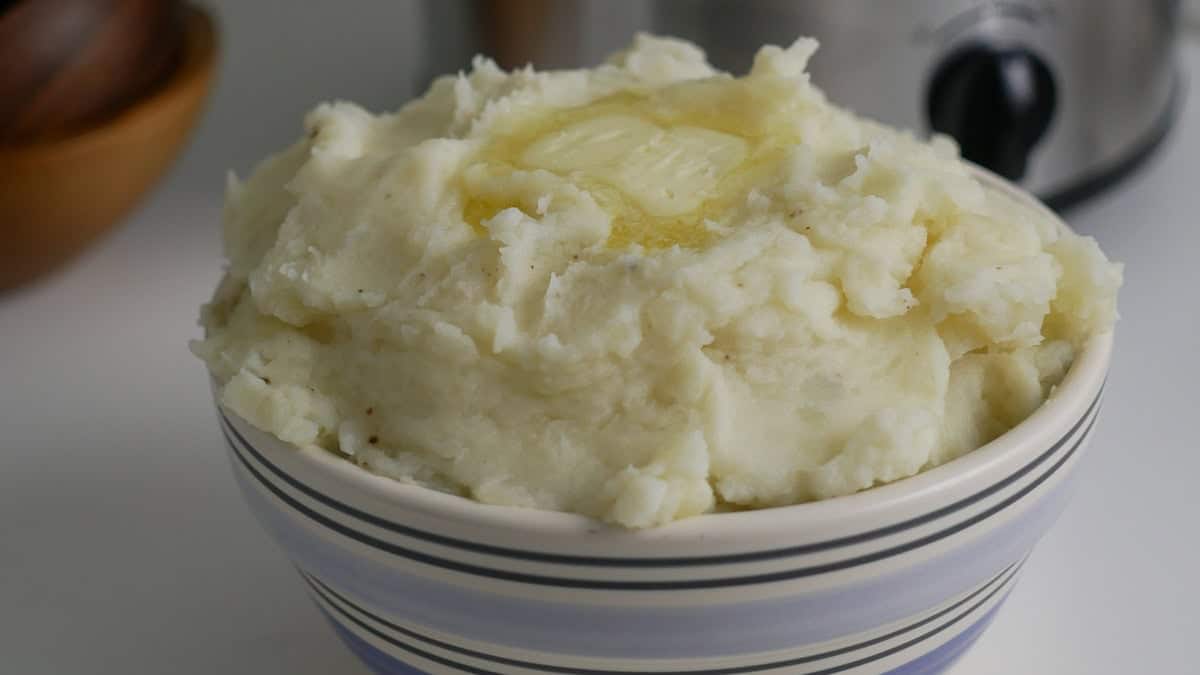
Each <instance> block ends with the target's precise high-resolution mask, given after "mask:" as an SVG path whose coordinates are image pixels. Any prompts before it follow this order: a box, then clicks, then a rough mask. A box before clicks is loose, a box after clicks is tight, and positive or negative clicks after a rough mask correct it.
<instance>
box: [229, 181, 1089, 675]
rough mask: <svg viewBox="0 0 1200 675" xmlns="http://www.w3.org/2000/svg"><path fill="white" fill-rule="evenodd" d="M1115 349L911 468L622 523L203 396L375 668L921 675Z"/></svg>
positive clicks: (1053, 495)
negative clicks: (1005, 424)
mask: <svg viewBox="0 0 1200 675" xmlns="http://www.w3.org/2000/svg"><path fill="white" fill-rule="evenodd" d="M980 178H981V179H982V180H983V181H984V182H985V183H988V184H990V185H991V186H992V187H994V188H997V189H1000V190H1003V191H1006V192H1009V193H1010V194H1013V195H1015V196H1016V197H1018V198H1020V199H1022V200H1025V201H1031V199H1030V198H1029V197H1027V196H1025V195H1024V194H1023V193H1021V192H1019V191H1018V190H1016V189H1015V188H1012V187H1011V186H1009V185H1008V184H1007V183H1005V182H1003V181H1001V180H999V179H997V178H994V177H992V176H991V175H989V174H987V173H986V172H982V171H981V172H980ZM1111 350H1112V336H1111V334H1107V335H1102V336H1098V337H1096V338H1093V339H1092V341H1091V342H1090V343H1089V344H1088V345H1087V346H1086V347H1085V349H1084V350H1083V351H1082V352H1081V353H1080V355H1079V357H1078V358H1077V359H1076V361H1075V363H1074V365H1073V366H1072V368H1071V370H1070V372H1069V373H1068V374H1067V376H1066V378H1065V379H1064V381H1063V382H1062V384H1061V385H1060V386H1059V387H1058V389H1057V391H1056V392H1055V394H1054V396H1052V397H1051V398H1050V400H1049V401H1047V402H1046V403H1045V405H1043V406H1042V407H1041V408H1039V409H1038V410H1037V411H1036V412H1034V414H1033V415H1031V416H1030V417H1029V418H1028V419H1027V420H1025V421H1024V422H1022V423H1021V424H1019V425H1018V426H1017V427H1015V428H1014V429H1012V430H1011V431H1009V432H1008V433H1006V434H1004V435H1003V436H1001V437H1000V438H998V439H996V440H995V441H993V442H991V443H989V444H987V445H986V446H984V447H982V448H980V449H978V450H975V451H974V452H971V453H968V454H967V455H965V456H963V457H961V458H959V459H956V460H954V461H952V462H948V463H946V464H944V465H942V466H939V467H936V468H933V469H930V470H929V471H926V472H923V473H921V474H918V475H916V476H913V477H911V478H907V479H904V480H901V481H897V482H895V483H892V484H889V485H884V486H881V487H877V488H873V489H870V490H867V491H865V492H861V493H858V494H854V495H850V496H846V497H838V498H835V499H830V500H826V501H822V502H814V503H809V504H800V505H796V506H788V507H780V508H772V509H763V510H759V511H745V512H736V513H721V514H711V515H702V516H697V517H694V518H689V519H686V520H683V521H679V522H676V523H673V524H671V525H667V526H664V527H659V528H654V529H650V530H644V531H636V532H633V531H625V530H619V529H615V528H611V527H607V526H605V525H602V524H600V523H598V522H596V521H593V520H589V519H587V518H584V517H582V516H576V515H571V514H564V513H554V512H545V511H534V510H529V509H518V508H509V507H500V506H489V505H484V504H479V503H476V502H473V501H470V500H467V499H464V498H461V497H455V496H452V495H447V494H442V493H439V492H435V491H433V490H429V489H425V488H421V487H417V486H413V485H404V484H401V483H399V482H396V481H393V480H390V479H387V478H383V477H380V476H376V475H373V474H371V473H368V472H367V471H365V470H363V469H361V468H359V467H357V466H356V465H354V464H352V463H350V462H347V461H345V460H343V459H340V458H338V457H336V456H334V455H333V454H331V453H327V452H324V451H319V450H312V449H298V448H296V447H294V446H290V445H287V444H285V443H283V442H281V441H279V440H277V439H276V438H274V437H273V436H270V435H268V434H266V433H263V432H261V431H259V430H258V429H255V428H254V427H252V426H251V425H250V424H248V423H247V422H245V421H244V420H242V419H240V418H238V417H237V416H235V415H233V414H232V413H230V412H228V411H225V410H222V409H220V406H218V412H219V416H220V423H221V429H222V431H223V432H224V434H225V438H226V440H227V441H228V444H229V451H230V455H231V457H232V460H233V467H234V473H235V475H236V477H237V481H238V483H239V485H240V486H241V489H242V492H243V493H244V495H245V498H246V501H247V502H248V503H249V505H250V507H251V509H252V510H253V511H254V513H255V514H256V515H257V517H258V518H259V520H260V521H261V522H262V524H263V526H264V527H265V528H266V530H267V531H268V532H269V533H270V534H271V536H272V537H274V539H275V540H276V541H277V542H278V543H279V544H280V545H282V547H283V548H284V550H285V551H286V552H287V554H288V556H289V557H290V558H291V559H292V561H293V563H294V564H295V566H296V569H297V570H298V571H299V573H300V576H301V578H302V579H303V582H304V584H305V586H306V587H307V589H308V591H309V593H311V595H312V598H313V600H314V601H315V602H316V604H317V606H318V607H320V609H321V611H323V612H324V613H325V615H326V616H327V617H328V618H329V620H330V622H331V623H332V624H333V627H334V628H335V630H336V631H337V632H338V634H339V635H340V636H341V637H342V639H343V640H345V642H346V643H347V644H348V645H349V646H350V648H351V649H352V650H353V651H354V652H355V653H356V654H358V656H359V657H361V658H362V660H363V661H365V662H366V663H367V664H369V665H370V666H371V667H372V668H374V669H375V670H376V671H378V672H380V673H406V674H409V673H505V674H516V673H529V674H534V673H582V674H585V675H592V674H599V673H633V672H641V673H689V674H691V673H705V674H709V675H726V674H729V675H732V674H734V673H786V674H788V675H799V674H801V673H811V674H815V673H903V674H906V675H917V674H924V673H937V672H942V671H943V670H945V669H946V668H947V667H948V666H949V664H950V663H951V662H952V661H953V660H954V659H955V658H956V657H958V656H959V655H960V654H962V652H963V651H964V650H966V649H967V647H969V646H970V645H971V643H972V642H973V641H974V640H975V639H976V638H977V637H978V636H979V634H980V633H981V632H982V631H983V630H984V628H985V627H986V626H987V624H988V622H989V621H990V620H991V619H992V617H993V616H994V615H995V613H996V611H997V610H998V609H999V607H1000V604H1001V603H1002V602H1003V601H1004V598H1005V597H1006V596H1007V595H1008V593H1009V591H1010V590H1011V589H1012V587H1013V584H1014V583H1015V582H1016V579H1017V575H1018V574H1019V573H1020V571H1021V566H1022V564H1023V563H1024V561H1025V559H1026V558H1027V557H1028V555H1029V553H1030V551H1031V550H1032V549H1033V546H1034V544H1036V543H1037V541H1038V539H1039V538H1041V536H1042V535H1043V534H1044V533H1045V532H1046V530H1047V529H1048V528H1049V527H1050V525H1051V524H1052V523H1053V522H1054V520H1055V519H1056V518H1057V517H1058V514H1059V513H1060V512H1061V511H1062V508H1063V506H1064V504H1065V502H1066V500H1067V495H1068V493H1069V491H1070V488H1071V485H1072V482H1073V481H1072V478H1073V476H1074V474H1075V468H1076V466H1077V465H1078V462H1079V458H1080V455H1081V454H1082V451H1083V449H1084V448H1085V447H1086V445H1087V442H1088V438H1089V437H1090V435H1091V432H1092V428H1093V425H1094V424H1095V421H1096V415H1097V414H1098V413H1099V409H1100V401H1101V395H1102V390H1103V385H1104V380H1105V375H1106V373H1107V370H1108V363H1109V358H1110V354H1111Z"/></svg>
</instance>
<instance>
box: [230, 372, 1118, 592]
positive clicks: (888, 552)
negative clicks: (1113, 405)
mask: <svg viewBox="0 0 1200 675" xmlns="http://www.w3.org/2000/svg"><path fill="white" fill-rule="evenodd" d="M1100 398H1101V397H1100V395H1097V398H1096V400H1095V402H1093V404H1092V406H1091V407H1089V409H1088V410H1089V413H1090V415H1087V416H1085V417H1083V418H1081V419H1080V420H1079V421H1078V422H1077V423H1076V426H1075V427H1074V428H1073V429H1072V433H1074V432H1077V431H1078V429H1079V426H1080V425H1082V424H1084V423H1085V422H1086V426H1084V430H1083V432H1082V433H1081V434H1079V436H1078V438H1076V439H1075V442H1074V443H1072V444H1071V445H1070V447H1069V448H1068V450H1067V451H1066V452H1065V453H1062V456H1061V457H1060V458H1059V459H1058V460H1057V461H1056V462H1055V463H1054V464H1052V465H1051V466H1050V467H1049V468H1048V469H1047V470H1046V471H1045V472H1043V473H1042V474H1041V475H1039V476H1038V477H1037V478H1036V479H1034V480H1032V481H1031V482H1030V483H1029V484H1027V485H1025V486H1024V487H1022V488H1021V489H1020V490H1018V491H1017V492H1015V493H1013V494H1012V495H1009V496H1008V497H1006V498H1005V499H1004V500H1002V501H1000V502H998V503H997V504H994V505H992V506H990V507H989V508H987V509H985V510H983V511H981V512H979V513H976V514H974V515H972V516H970V517H968V518H966V519H964V520H962V521H959V522H957V523H955V524H953V525H950V526H948V527H945V528H943V529H941V530H938V531H936V532H933V533H931V534H928V535H925V536H922V537H919V538H916V539H912V540H909V541H906V542H903V543H901V544H897V545H894V546H891V547H889V548H885V549H883V550H879V551H874V552H871V553H868V554H864V555H859V556H854V557H850V558H846V559H843V560H839V561H835V562H830V563H823V564H817V565H808V566H801V567H795V568H791V569H787V570H784V571H778V572H771V573H766V574H755V575H747V576H734V577H716V578H704V579H680V580H660V581H621V580H607V579H584V578H571V577H558V576H549V575H543V574H529V573H523V572H515V571H512V570H506V569H498V568H492V567H485V566H482V565H475V564H470V563H465V562H461V561H457V560H451V559H448V558H442V557H438V556H434V555H430V554H427V553H423V552H420V551H415V550H412V549H408V548H404V547H402V546H398V545H396V544H394V543H392V542H388V541H384V540H382V539H379V538H377V537H374V536H372V535H369V534H366V533H364V532H360V531H358V530H355V529H354V528H352V527H350V526H349V525H347V524H346V523H344V522H342V521H339V520H336V519H335V518H331V517H329V516H326V515H324V514H322V513H320V512H318V511H316V510H314V509H312V508H309V507H308V506H306V505H305V504H303V503H301V502H300V501H299V500H297V499H296V498H294V497H292V496H291V495H289V494H287V493H286V492H285V491H284V490H283V489H281V488H280V487H279V486H277V485H276V484H274V483H273V482H271V481H270V480H269V479H268V478H267V477H266V476H264V475H263V473H262V472H260V471H259V470H258V469H256V468H255V467H254V466H253V464H252V463H251V462H250V461H249V460H248V459H247V457H246V456H245V455H244V454H243V452H244V453H247V454H249V455H250V456H252V457H254V459H255V460H256V461H258V462H259V463H261V464H262V465H264V466H267V467H268V468H269V469H270V470H271V471H273V472H276V473H278V474H279V475H281V476H283V477H284V478H285V480H286V481H287V482H288V483H289V484H293V485H295V486H299V487H298V488H297V489H300V490H301V491H302V492H304V493H305V494H313V495H320V496H321V498H319V499H318V500H319V501H322V502H323V503H324V500H330V501H332V500H331V499H330V498H328V497H325V496H324V495H321V493H318V492H316V491H315V490H313V489H312V488H311V487H308V486H304V485H303V484H302V483H299V481H296V480H295V479H294V478H292V477H291V476H288V475H287V474H283V473H282V471H280V470H279V469H278V468H277V467H275V466H274V465H273V464H271V463H270V462H268V461H267V460H266V459H265V458H264V457H263V456H262V455H261V454H260V453H258V452H257V451H256V450H255V449H254V448H253V447H252V446H251V445H249V444H248V443H247V442H246V441H245V439H244V438H243V437H242V436H241V435H240V434H238V432H237V430H236V429H234V428H233V425H232V424H231V423H230V422H229V420H228V419H227V418H225V417H224V414H223V413H222V420H221V421H222V425H221V426H222V431H223V433H225V438H226V441H227V442H228V443H229V445H230V448H231V449H232V450H233V452H234V455H235V457H236V458H237V459H238V460H239V461H240V462H241V463H242V465H243V466H244V467H245V469H246V471H248V472H249V473H250V475H251V476H253V477H254V479H255V480H257V481H258V482H259V483H261V484H262V485H263V486H264V487H265V488H267V489H268V490H270V491H271V492H272V493H273V494H274V495H275V496H276V497H277V498H278V499H280V500H281V501H283V502H284V503H286V504H287V505H288V506H289V507H290V508H292V509H293V510H295V511H297V512H299V513H302V514H303V515H305V516H306V517H307V518H309V519H310V520H312V521H314V522H316V523H319V524H321V525H323V526H324V527H326V528H328V529H330V530H333V531H335V532H337V533H338V534H340V535H342V536H345V537H347V538H349V539H353V540H355V541H357V542H359V543H360V544H363V545H366V546H369V547H372V548H375V549H377V550H379V551H382V552H385V553H388V554H391V555H396V556H399V557H402V558H407V559H409V560H412V561H415V562H419V563H423V564H426V565H430V566H433V567H439V568H441V569H445V570H449V571H453V572H460V573H465V574H472V575H476V576H480V577H486V578H489V579H496V580H502V581H510V582H517V583H524V584H532V585H541V586H554V587H559V588H577V589H595V590H621V591H682V590H695V589H711V588H723V587H731V586H746V585H752V584H765V583H773V582H779V581H787V580H791V579H799V578H804V577H810V576H817V575H821V574H828V573H831V572H837V571H841V570H847V569H850V568H853V567H858V566H862V565H867V564H870V563H876V562H880V561H883V560H886V559H888V558H891V557H894V556H899V555H902V554H905V553H908V552H911V551H914V550H916V549H919V548H922V547H925V546H928V545H930V544H934V543H937V542H939V541H942V540H944V539H946V538H948V537H951V536H953V535H955V534H958V533H959V532H962V531H963V530H966V529H967V528H970V527H972V526H974V525H977V524H979V523H982V522H983V521H985V520H987V519H988V518H990V517H992V516H994V515H996V514H998V513H1000V512H1001V511H1003V510H1004V509H1006V508H1008V507H1009V506H1012V505H1013V504H1015V503H1017V502H1018V501H1020V500H1021V499H1022V498H1024V497H1025V496H1026V495H1028V494H1029V493H1031V492H1032V491H1033V490H1035V489H1037V488H1038V487H1039V486H1040V485H1041V484H1042V483H1044V482H1045V481H1046V480H1048V479H1049V478H1050V477H1051V476H1053V475H1054V474H1055V473H1056V472H1057V471H1058V470H1059V469H1060V468H1061V467H1062V466H1064V465H1065V464H1066V463H1067V462H1068V461H1069V460H1070V459H1071V457H1072V456H1073V455H1074V454H1075V452H1076V451H1077V450H1078V449H1079V448H1080V447H1081V446H1082V445H1083V443H1084V442H1086V440H1087V438H1088V436H1089V434H1090V433H1091V430H1092V427H1093V425H1094V424H1095V421H1096V418H1097V415H1098V413H1099V401H1100ZM231 433H232V434H233V435H234V437H236V438H237V440H236V441H235V440H234V437H231V435H230V434H231ZM1065 441H1066V438H1064V439H1063V441H1060V442H1059V443H1056V444H1055V445H1054V447H1053V448H1052V449H1051V450H1048V451H1047V453H1043V455H1042V457H1047V458H1049V457H1051V456H1052V455H1053V452H1055V451H1057V450H1058V449H1060V448H1061V447H1062V443H1064V442H1065ZM1022 471H1024V469H1022ZM989 489H991V488H989Z"/></svg>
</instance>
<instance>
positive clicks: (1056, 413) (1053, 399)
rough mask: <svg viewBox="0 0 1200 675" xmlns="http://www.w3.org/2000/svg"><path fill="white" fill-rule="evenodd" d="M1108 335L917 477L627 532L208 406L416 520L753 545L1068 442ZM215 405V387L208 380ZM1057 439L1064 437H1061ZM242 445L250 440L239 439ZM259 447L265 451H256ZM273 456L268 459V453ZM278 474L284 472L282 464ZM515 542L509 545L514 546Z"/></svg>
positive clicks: (954, 491)
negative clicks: (1022, 410)
mask: <svg viewBox="0 0 1200 675" xmlns="http://www.w3.org/2000/svg"><path fill="white" fill-rule="evenodd" d="M971 170H972V172H973V173H975V174H976V175H977V177H978V178H979V179H980V181H981V182H982V183H984V184H985V185H986V186H987V187H990V188H995V189H998V190H1000V191H1001V192H1004V193H1006V194H1008V195H1009V196H1010V197H1014V198H1016V199H1017V200H1018V201H1020V202H1022V203H1024V204H1025V205H1027V206H1031V207H1033V208H1034V209H1035V210H1038V211H1041V212H1043V213H1044V214H1047V215H1048V216H1049V217H1050V218H1052V219H1053V220H1054V221H1055V222H1058V223H1060V224H1062V225H1063V226H1064V227H1067V228H1068V229H1070V227H1069V226H1068V225H1067V224H1066V223H1065V222H1064V221H1063V220H1062V219H1061V218H1060V217H1059V216H1058V215H1057V214H1055V213H1054V212H1052V211H1050V209H1048V208H1047V207H1046V206H1045V205H1044V204H1042V203H1041V202H1040V201H1038V200H1037V199H1036V198H1035V197H1033V196H1032V195H1030V194H1029V193H1027V192H1025V191H1024V190H1022V189H1020V188H1018V187H1016V186H1015V185H1013V184H1011V183H1009V182H1008V181H1007V180H1005V179H1003V178H1001V177H999V176H996V175H995V174H993V173H991V172H989V171H987V170H986V169H982V168H980V167H977V166H974V165H972V166H971ZM1112 349H1113V332H1112V331H1109V332H1105V333H1102V334H1098V335H1095V336H1092V337H1091V338H1090V339H1089V340H1088V341H1087V342H1086V344H1085V345H1084V347H1083V349H1082V350H1081V351H1080V353H1079V354H1078V355H1077V356H1076V358H1075V360H1074V362H1073V363H1072V365H1071V367H1070V369H1069V370H1068V372H1067V374H1066V376H1065V377H1064V378H1063V380H1062V382H1061V383H1059V385H1058V386H1057V387H1056V388H1055V389H1054V390H1053V392H1052V393H1051V395H1050V397H1049V398H1048V399H1047V400H1046V401H1045V402H1044V403H1043V404H1042V405H1041V406H1039V407H1038V408H1037V409H1036V410H1035V411H1034V412H1033V413H1032V414H1030V416H1029V417H1027V418H1026V419H1024V420H1022V421H1021V422H1020V423H1018V424H1017V425H1016V426H1014V427H1013V428H1011V429H1009V430H1008V431H1006V432H1005V433H1003V434H1001V435H1000V436H998V437H997V438H995V439H993V440H992V441H990V442H988V443H986V444H984V445H982V446H980V447H978V448H976V449H974V450H971V451H969V452H967V453H965V454H963V455H962V456H960V457H957V458H955V459H952V460H950V461H948V462H945V463H943V464H940V465H938V466H935V467H932V468H930V469H926V470H924V471H921V472H919V473H917V474H915V475H913V476H909V477H906V478H902V479H898V480H895V481H892V482H890V483H886V484H883V485H878V486H874V487H871V488H868V489H866V490H861V491H859V492H855V493H852V494H849V495H843V496H839V497H833V498H829V499H823V500H817V501H811V502H802V503H799V504H792V505H786V506H773V507H762V508H754V509H747V510H738V511H728V512H714V513H703V514H699V515H695V516H689V517H687V518H683V519H680V520H676V521H672V522H669V523H666V524H663V525H659V526H656V527H651V528H646V529H638V530H631V529H626V528H623V527H620V526H617V525H612V524H609V523H606V522H603V521H600V520H598V519H595V518H592V517H590V516H585V515H581V514H576V513H571V512H564V511H551V510H545V509H536V508H530V507H518V506H504V505H497V504H486V503H483V502H478V501H475V500H473V499H471V498H468V497H463V496H459V495H454V494H449V493H445V492H441V491H438V490H435V489H432V488H427V487H424V486H420V485H415V484H411V483H404V482H401V481H398V480H396V479H393V478H389V477H386V476H383V475H380V474H376V473H373V472H371V471H369V470H367V469H365V468H363V467H361V466H359V465H357V464H355V463H354V462H351V461H348V460H347V459H346V458H345V457H343V456H341V455H337V454H335V453H333V452H330V451H327V450H324V449H321V448H316V447H304V448H298V447H296V446H294V445H292V444H289V443H286V442H284V441H281V440H279V439H278V438H276V437H274V436H272V435H270V434H269V433H267V432H264V431H261V430H259V429H257V428H256V427H254V426H253V425H251V424H249V423H248V422H245V420H243V419H242V418H240V417H238V416H237V415H236V413H234V412H233V411H231V410H228V409H226V408H225V407H224V406H223V405H222V404H220V403H219V400H218V401H217V403H216V405H217V407H218V409H219V411H220V414H223V415H227V416H228V417H230V418H234V419H237V420H239V421H240V422H241V423H242V424H243V425H245V426H246V427H248V428H250V429H252V430H253V431H255V432H257V433H256V434H255V435H256V436H257V437H258V438H262V439H263V441H262V443H261V444H260V443H253V447H255V448H256V449H258V450H263V451H267V454H277V453H278V452H285V453H287V456H288V457H290V458H291V459H290V461H289V464H290V463H292V462H297V463H299V464H298V465H297V466H303V467H304V468H305V469H308V470H312V471H315V472H321V473H324V474H326V475H327V476H328V477H329V478H331V479H334V480H335V481H336V482H337V483H338V484H339V485H338V489H339V490H347V491H351V492H353V493H354V494H356V495H358V496H360V497H364V498H367V499H369V500H372V501H373V502H374V503H377V504H380V505H383V506H385V508H388V507H390V508H398V509H401V510H404V511H408V512H413V511H415V512H419V513H420V514H422V515H423V516H426V517H429V518H434V519H437V520H440V521H443V522H447V523H452V524H458V525H465V526H468V527H471V528H486V529H488V530H491V529H493V528H496V529H499V530H502V531H504V532H506V534H507V535H509V536H512V537H530V538H534V539H538V540H543V541H544V540H546V539H558V538H561V537H564V536H568V537H569V536H576V535H579V534H582V533H587V534H599V533H602V532H603V533H605V534H607V535H608V536H616V537H619V538H624V539H630V538H632V539H642V540H653V541H655V542H658V543H662V544H670V543H672V542H675V543H681V542H685V541H690V540H694V539H695V538H696V537H697V536H700V537H704V538H709V539H710V540H715V539H720V538H721V537H722V536H730V537H738V538H743V537H749V538H756V537H760V536H763V535H765V534H769V533H772V532H776V533H777V532H779V531H781V530H786V531H792V532H797V533H802V532H806V531H811V530H813V529H814V528H820V529H826V530H828V528H829V527H830V526H831V525H833V526H835V527H836V528H837V529H836V531H841V529H842V528H841V527H840V525H839V524H841V523H845V522H846V521H848V520H853V521H855V522H865V521H870V520H879V519H882V520H883V521H887V520H890V519H894V516H892V517H889V514H894V513H896V512H898V511H912V510H913V509H914V508H916V509H918V511H922V512H923V511H926V510H928V507H929V506H930V505H931V504H933V505H936V504H942V503H944V502H948V501H954V500H955V499H957V498H959V495H960V493H961V491H962V490H963V489H964V488H971V489H970V491H972V492H973V491H974V490H975V488H974V487H973V486H974V485H975V484H977V483H990V482H991V481H992V480H994V478H995V477H996V476H997V475H1001V474H1005V475H1007V474H1008V473H1009V470H1008V469H1009V468H1010V467H1011V466H1012V465H1014V464H1017V465H1021V464H1024V463H1025V461H1026V460H1027V459H1028V458H1030V457H1031V456H1036V455H1038V454H1040V453H1042V452H1043V451H1045V450H1046V448H1049V447H1051V446H1052V445H1054V444H1055V443H1056V442H1057V441H1059V440H1060V439H1062V438H1065V437H1066V436H1073V435H1074V434H1075V431H1076V430H1077V429H1076V427H1077V425H1078V423H1080V422H1081V421H1082V420H1083V419H1086V418H1087V417H1088V415H1089V414H1090V413H1091V412H1092V409H1093V407H1094V405H1098V404H1097V403H1096V401H1098V399H1099V397H1100V394H1101V390H1102V388H1103V385H1104V382H1105V379H1106V377H1107V372H1108V366H1109V363H1110V361H1111V357H1112ZM211 383H212V385H213V393H214V399H218V396H217V394H218V383H217V381H216V380H215V379H212V380H211ZM1064 434H1066V436H1064ZM247 442H249V441H247ZM264 446H266V447H264ZM272 451H275V452H272ZM284 470H285V471H287V470H288V469H287V466H286V465H284ZM520 540H521V539H516V540H514V541H520Z"/></svg>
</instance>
